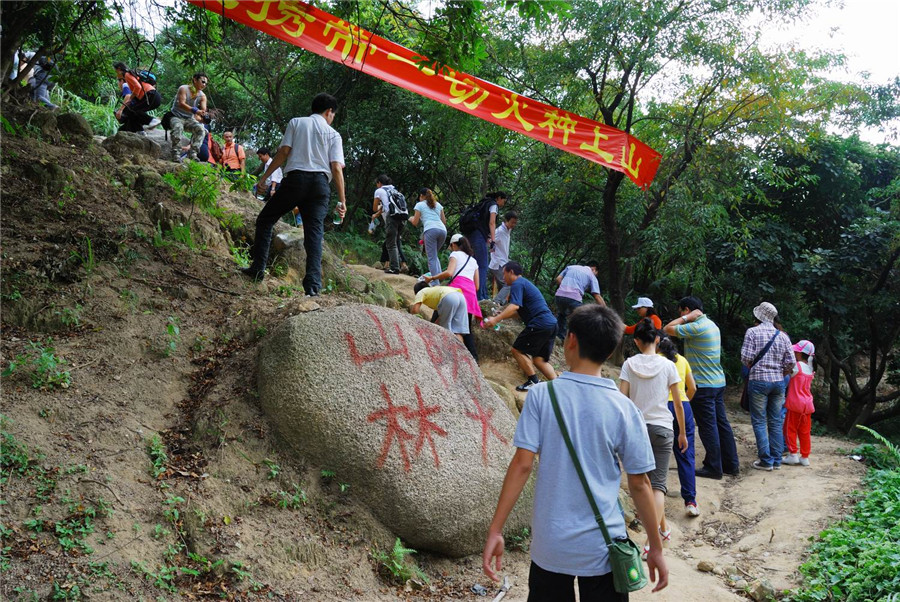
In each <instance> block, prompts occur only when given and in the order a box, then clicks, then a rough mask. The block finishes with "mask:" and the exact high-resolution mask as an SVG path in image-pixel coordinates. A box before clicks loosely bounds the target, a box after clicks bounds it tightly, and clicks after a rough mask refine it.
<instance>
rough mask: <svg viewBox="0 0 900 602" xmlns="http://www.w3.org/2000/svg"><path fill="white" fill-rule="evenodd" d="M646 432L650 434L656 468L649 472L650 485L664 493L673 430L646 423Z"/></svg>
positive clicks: (673, 435) (673, 436) (673, 442)
mask: <svg viewBox="0 0 900 602" xmlns="http://www.w3.org/2000/svg"><path fill="white" fill-rule="evenodd" d="M647 434H648V435H650V447H652V448H653V459H654V460H655V461H656V468H654V469H653V470H652V471H650V474H649V476H650V486H651V487H652V488H653V489H656V490H657V491H662V492H663V493H666V492H667V491H668V489H667V488H666V475H667V474H668V473H669V456H671V455H672V446H673V445H674V444H675V431H673V430H672V429H670V428H666V427H664V426H659V425H658V424H648V425H647Z"/></svg>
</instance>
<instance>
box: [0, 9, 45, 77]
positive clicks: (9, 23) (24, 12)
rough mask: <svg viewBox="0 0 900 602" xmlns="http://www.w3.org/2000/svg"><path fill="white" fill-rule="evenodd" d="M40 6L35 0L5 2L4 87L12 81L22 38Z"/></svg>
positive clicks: (0, 54) (0, 51)
mask: <svg viewBox="0 0 900 602" xmlns="http://www.w3.org/2000/svg"><path fill="white" fill-rule="evenodd" d="M39 8H40V7H39V6H36V5H35V3H34V2H27V1H9V0H7V1H4V2H3V12H2V23H3V44H2V45H0V73H2V74H3V87H7V86H8V85H9V84H10V83H11V82H10V79H9V75H10V73H11V72H12V68H13V61H14V59H15V55H16V52H18V51H19V47H20V46H21V45H22V40H23V39H25V36H26V34H27V32H28V30H29V29H30V27H31V25H32V23H33V22H34V21H35V19H36V18H37V14H38V12H39Z"/></svg>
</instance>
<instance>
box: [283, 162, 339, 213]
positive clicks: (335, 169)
mask: <svg viewBox="0 0 900 602" xmlns="http://www.w3.org/2000/svg"><path fill="white" fill-rule="evenodd" d="M278 150H279V151H281V149H278ZM331 179H332V180H334V188H335V190H337V193H338V204H337V211H338V215H340V216H341V219H344V216H345V215H346V214H347V198H346V197H345V196H344V194H345V193H344V166H343V165H341V164H340V163H338V162H337V161H332V162H331Z"/></svg>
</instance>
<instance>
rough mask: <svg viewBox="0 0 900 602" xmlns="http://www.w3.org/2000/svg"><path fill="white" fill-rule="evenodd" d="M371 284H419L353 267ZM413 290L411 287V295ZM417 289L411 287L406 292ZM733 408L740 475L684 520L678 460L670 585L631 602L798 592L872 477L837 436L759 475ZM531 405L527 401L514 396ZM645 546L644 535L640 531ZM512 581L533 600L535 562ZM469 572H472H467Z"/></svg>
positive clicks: (499, 369) (493, 365)
mask: <svg viewBox="0 0 900 602" xmlns="http://www.w3.org/2000/svg"><path fill="white" fill-rule="evenodd" d="M353 269H354V270H359V271H360V272H361V273H364V274H365V276H366V277H367V278H370V279H378V278H381V279H384V280H386V281H388V282H389V283H390V284H391V285H392V286H394V287H395V288H396V290H397V292H398V294H401V295H403V296H404V297H406V296H407V295H406V293H409V295H411V294H412V291H411V287H412V284H413V282H414V281H415V279H414V278H412V277H409V276H404V275H399V276H397V275H388V274H379V270H375V269H374V268H368V267H366V266H353ZM404 284H405V285H406V287H405V288H404ZM405 289H409V290H405ZM481 369H482V372H484V374H485V376H486V377H488V378H490V379H491V380H494V381H496V382H499V383H501V384H503V385H504V386H506V387H508V388H509V389H513V388H514V387H515V385H516V384H518V383H519V382H521V380H522V375H521V372H520V371H519V369H518V367H517V366H516V365H515V363H514V362H513V361H512V360H511V359H510V360H509V361H508V362H482V364H481ZM605 371H606V372H607V376H610V377H615V376H616V369H615V368H613V367H608V368H607V367H605ZM730 393H731V395H729V396H728V399H727V404H726V405H727V406H728V412H729V418H730V419H731V423H732V426H733V428H734V431H735V436H736V439H737V445H738V454H739V456H740V458H741V474H740V476H738V477H736V478H735V477H727V476H726V477H725V478H724V479H723V480H721V481H713V480H709V479H697V490H698V492H697V501H698V503H699V505H700V509H701V515H700V516H699V517H696V518H691V517H688V516H686V515H685V513H684V506H683V502H682V500H681V497H680V494H679V489H678V474H677V472H676V469H675V461H674V458H673V459H672V461H671V464H670V466H669V487H670V491H669V494H668V496H667V498H666V516H667V517H668V519H669V524H670V528H671V529H672V540H671V542H670V543H669V544H667V549H668V551H667V553H666V560H667V562H668V565H669V571H670V575H669V587H668V588H667V589H665V590H663V591H662V592H659V593H656V594H651V593H650V591H649V588H648V589H646V590H644V591H643V592H640V593H638V594H634V595H632V596H631V599H632V600H654V601H657V602H662V601H673V602H674V601H683V600H704V601H705V600H740V599H746V598H745V597H744V596H741V595H740V593H742V592H741V591H740V588H735V587H732V586H730V583H729V579H728V574H729V573H732V574H736V575H737V576H738V577H739V578H741V579H743V580H744V582H745V583H738V585H745V584H746V585H747V586H749V584H751V583H752V582H753V581H754V580H755V579H766V580H768V581H769V582H770V583H771V584H772V585H773V586H774V587H775V588H776V589H778V590H781V589H785V588H790V587H796V586H797V584H798V579H799V573H798V570H797V569H798V567H799V565H800V564H802V562H803V561H804V551H805V549H806V547H807V546H808V544H809V538H810V537H814V536H815V535H816V534H818V533H819V531H821V530H822V529H823V528H824V527H825V526H826V525H827V524H828V523H829V522H832V521H834V520H836V519H837V518H839V517H840V516H841V515H843V514H844V513H845V512H846V511H847V509H848V508H849V506H850V500H849V499H848V497H847V494H849V493H850V492H851V491H853V490H854V489H855V488H857V487H858V485H859V481H860V478H861V476H862V475H863V474H864V472H865V467H864V466H863V465H862V464H859V463H857V462H854V461H853V460H850V459H848V458H846V457H845V455H846V451H845V450H846V449H847V448H848V446H849V445H850V444H849V443H847V442H844V441H839V440H837V439H833V438H830V437H819V436H815V435H814V436H813V440H812V450H813V451H812V455H811V466H809V467H799V466H796V467H795V466H784V467H783V468H782V469H781V470H778V471H773V472H760V471H756V470H753V469H752V468H751V467H750V464H751V462H752V461H753V460H754V459H756V443H755V438H754V436H753V430H752V428H751V426H750V417H749V414H747V413H746V412H744V411H742V410H741V409H740V408H739V407H738V404H737V398H736V392H734V391H731V392H730ZM514 394H515V395H516V397H517V399H518V400H520V402H521V401H523V400H524V395H523V394H521V393H514ZM696 448H697V463H698V464H699V463H700V462H701V461H702V458H703V454H704V452H703V445H702V444H701V442H700V438H699V436H698V437H697V438H696ZM632 537H633V538H634V539H635V541H637V542H638V543H642V542H643V534H641V533H632ZM470 560H471V562H470V563H466V564H474V565H475V566H474V567H471V566H470V567H468V568H469V570H467V571H466V572H465V576H466V577H470V578H471V579H472V580H473V582H476V581H477V582H479V583H482V584H485V583H486V578H485V577H484V576H483V575H481V574H480V559H478V558H472V559H470ZM505 561H506V563H505V568H504V571H505V574H507V575H509V576H510V577H511V578H512V579H513V581H514V583H515V584H516V585H515V586H514V587H513V589H512V590H511V592H510V594H509V595H508V596H507V597H506V600H510V601H511V602H518V601H523V600H525V599H526V598H527V587H526V584H527V580H528V566H529V559H528V556H527V554H524V553H512V554H508V555H507V557H506V558H505ZM701 561H707V562H710V563H712V564H713V565H714V566H715V567H716V573H721V574H716V573H707V572H701V571H699V570H698V569H697V565H698V563H700V562H701ZM464 566H465V565H464Z"/></svg>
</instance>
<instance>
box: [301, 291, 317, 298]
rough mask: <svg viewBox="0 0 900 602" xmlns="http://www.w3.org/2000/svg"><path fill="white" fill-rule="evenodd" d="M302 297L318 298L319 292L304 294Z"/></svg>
mask: <svg viewBox="0 0 900 602" xmlns="http://www.w3.org/2000/svg"><path fill="white" fill-rule="evenodd" d="M303 296H304V297H318V296H319V292H318V291H309V292H308V293H306V294H305V295H303Z"/></svg>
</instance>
